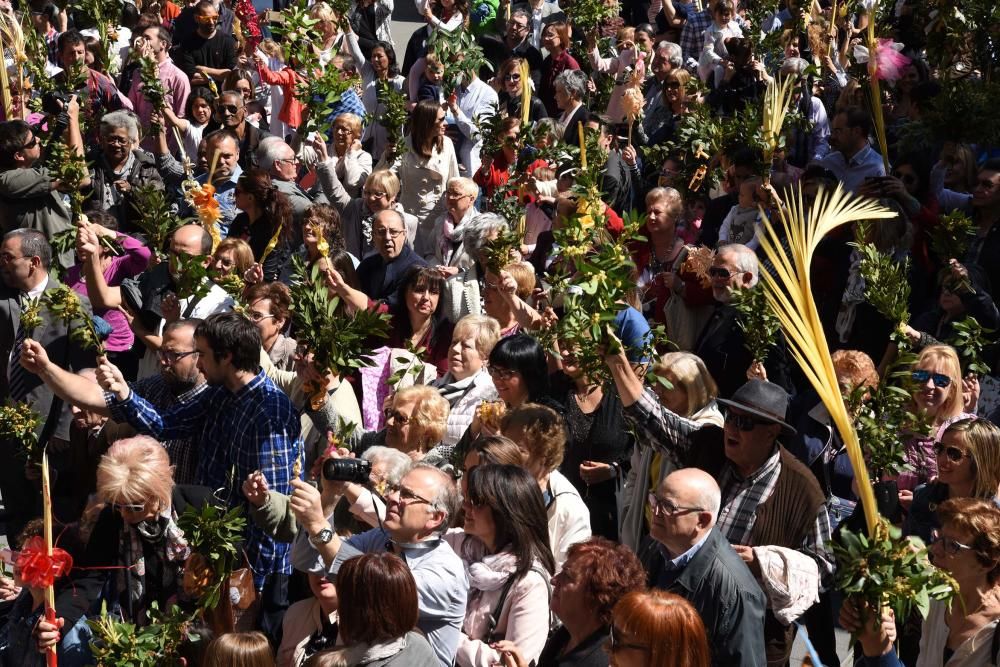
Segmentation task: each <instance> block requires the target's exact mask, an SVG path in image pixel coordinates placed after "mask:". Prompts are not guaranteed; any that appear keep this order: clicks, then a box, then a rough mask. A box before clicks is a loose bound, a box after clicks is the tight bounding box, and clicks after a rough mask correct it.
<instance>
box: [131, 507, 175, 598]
mask: <svg viewBox="0 0 1000 667" xmlns="http://www.w3.org/2000/svg"><path fill="white" fill-rule="evenodd" d="M143 543H149V544H153V545H155V546H156V549H157V552H158V554H159V555H160V556H161V558H162V559H163V563H164V565H165V567H164V568H163V579H164V580H163V587H164V588H169V587H171V586H173V584H174V582H175V580H176V578H177V571H178V570H179V569H180V566H181V565H183V563H184V561H185V560H187V557H188V556H189V555H191V548H190V547H188V544H187V540H185V539H184V532H183V531H182V530H181V529H180V528H178V527H177V524H176V523H174V517H173V514H172V513H171V511H170V510H169V509H168V510H165V511H164V512H163V513H162V514H160V515H159V516H158V517H156V519H155V520H152V521H141V522H140V523H137V524H134V525H133V524H130V523H125V526H124V528H123V530H122V531H121V534H120V545H119V550H118V553H119V554H120V557H121V561H122V562H121V564H122V565H124V566H125V567H126V568H128V569H123V570H119V573H118V585H119V587H120V588H121V589H125V588H126V587H127V588H128V593H129V599H131V600H133V601H136V602H137V601H139V600H141V599H142V596H143V595H144V594H145V592H146V558H145V551H144V550H143ZM169 564H173V567H170V566H168V565H169ZM129 569H130V570H131V576H126V575H127V574H128V572H129Z"/></svg>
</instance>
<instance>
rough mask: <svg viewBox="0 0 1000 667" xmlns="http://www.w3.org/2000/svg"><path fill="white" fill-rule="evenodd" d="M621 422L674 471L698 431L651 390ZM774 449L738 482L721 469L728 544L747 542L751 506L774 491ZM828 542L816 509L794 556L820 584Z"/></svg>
mask: <svg viewBox="0 0 1000 667" xmlns="http://www.w3.org/2000/svg"><path fill="white" fill-rule="evenodd" d="M625 421H626V423H627V424H628V426H629V427H630V428H632V429H633V430H634V431H635V434H636V440H637V442H639V443H642V444H645V445H649V446H652V447H654V448H656V449H657V450H659V451H661V452H662V453H663V454H664V455H665V456H669V457H670V458H671V459H673V461H672V463H673V465H674V466H675V467H677V468H683V467H686V466H687V463H686V461H685V460H686V459H687V454H688V452H689V451H690V449H691V447H692V444H693V442H692V436H693V435H694V433H695V432H696V431H697V430H698V429H699V428H701V427H702V426H703V424H701V423H699V422H695V421H692V420H690V419H685V418H684V417H681V416H679V415H677V414H674V413H673V412H671V411H670V410H668V409H666V408H665V407H663V405H661V404H660V402H659V401H658V400H657V398H656V395H655V394H654V393H653V391H652V390H651V389H646V390H645V391H644V392H643V393H642V396H640V397H639V400H638V401H636V402H635V403H633V404H632V405H630V406H628V407H627V408H625ZM779 456H780V450H779V449H775V452H774V455H773V456H771V458H769V459H768V460H767V462H765V463H764V466H763V467H762V468H761V469H760V470H758V471H757V472H756V473H754V474H753V475H751V476H750V477H748V478H746V479H745V480H744V479H741V478H740V477H739V475H738V474H737V473H736V471H735V470H733V467H732V465H731V464H730V463H728V462H727V463H726V464H725V466H724V467H723V469H722V474H721V479H720V484H719V486H720V487H721V489H722V507H721V509H720V511H719V520H718V526H719V530H720V531H721V532H722V534H723V535H725V536H726V539H727V540H728V541H729V542H730V543H731V544H746V543H747V542H749V539H750V532H751V530H752V529H753V522H754V520H755V519H756V517H757V506H758V505H760V503H762V502H764V501H765V500H767V499H768V498H769V497H770V496H771V493H773V492H774V488H775V485H776V484H777V482H778V476H779V475H780V473H781V465H780V460H779ZM829 540H830V517H829V515H828V514H827V512H826V505H822V506H820V508H819V510H818V511H817V513H816V520H815V521H814V522H813V526H812V529H811V530H810V531H809V533H808V534H807V535H806V536H805V537H804V538H803V540H802V545H801V547H800V548H799V551H801V552H803V553H804V554H806V555H807V556H809V557H811V558H812V559H813V560H815V561H816V564H817V565H818V566H819V574H820V578H821V579H822V580H824V581H825V580H827V579H828V577H830V576H831V575H832V574H833V572H834V562H833V556H832V555H831V554H830V552H829V551H828V550H827V547H826V543H827V542H828V541H829Z"/></svg>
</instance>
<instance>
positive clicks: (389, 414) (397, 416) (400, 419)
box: [382, 408, 410, 426]
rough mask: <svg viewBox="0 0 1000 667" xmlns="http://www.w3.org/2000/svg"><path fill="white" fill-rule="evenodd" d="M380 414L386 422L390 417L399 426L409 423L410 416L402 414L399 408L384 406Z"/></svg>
mask: <svg viewBox="0 0 1000 667" xmlns="http://www.w3.org/2000/svg"><path fill="white" fill-rule="evenodd" d="M382 416H383V417H385V420H386V421H387V422H388V421H389V420H390V419H391V420H393V421H394V422H396V423H397V424H399V425H400V426H406V425H407V424H409V423H410V418H409V417H407V416H406V415H404V414H403V413H402V412H400V411H399V410H393V409H392V408H386V409H385V410H383V411H382Z"/></svg>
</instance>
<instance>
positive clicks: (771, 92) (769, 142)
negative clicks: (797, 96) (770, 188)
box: [762, 76, 795, 172]
mask: <svg viewBox="0 0 1000 667" xmlns="http://www.w3.org/2000/svg"><path fill="white" fill-rule="evenodd" d="M779 78H780V79H781V81H780V82H779V81H778V79H779ZM794 92H795V77H794V76H785V77H781V76H776V77H774V78H772V79H771V80H770V81H768V82H767V88H766V89H765V90H764V113H763V114H762V115H763V118H764V122H763V126H764V145H765V148H764V164H765V165H766V166H767V169H768V171H769V172H770V169H771V159H772V158H773V157H774V153H775V151H777V150H778V144H779V142H780V140H781V128H782V127H783V126H784V124H785V116H787V115H788V107H789V106H790V105H791V102H792V93H794Z"/></svg>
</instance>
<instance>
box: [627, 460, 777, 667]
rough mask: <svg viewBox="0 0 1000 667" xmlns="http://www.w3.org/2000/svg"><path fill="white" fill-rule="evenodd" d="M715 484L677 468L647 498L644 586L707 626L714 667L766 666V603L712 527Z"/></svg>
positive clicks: (694, 471) (715, 511)
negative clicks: (683, 605) (682, 604)
mask: <svg viewBox="0 0 1000 667" xmlns="http://www.w3.org/2000/svg"><path fill="white" fill-rule="evenodd" d="M721 502H722V498H721V491H720V490H719V485H718V484H717V483H716V482H715V480H714V479H713V478H712V476H711V475H709V474H708V473H706V472H705V471H703V470H699V469H697V468H683V469H681V470H676V471H674V472H672V473H670V474H669V475H667V477H666V478H664V480H663V482H662V483H661V484H660V488H659V489H657V491H656V493H650V494H649V506H650V509H651V510H652V517H653V518H652V521H650V526H649V530H650V535H651V536H652V538H653V539H654V540H655V541H656V543H657V544H656V548H655V549H654V550H652V551H651V553H650V556H649V557H648V558H647V562H646V563H644V565H645V567H646V570H647V571H648V572H649V584H650V586H652V587H655V588H662V589H663V590H666V591H669V592H671V593H676V594H677V595H680V596H681V597H683V598H685V599H687V600H688V602H690V603H691V604H692V605H694V608H695V609H697V610H698V614H699V615H700V616H701V618H702V620H703V621H705V629H706V631H707V632H708V637H709V643H710V644H711V646H712V658H713V662H712V664H714V665H720V667H721V666H722V665H744V666H752V665H760V666H761V667H763V665H764V664H765V662H766V661H765V659H764V655H765V650H764V612H765V609H766V607H767V600H766V599H765V597H764V593H763V591H761V589H760V586H759V585H758V584H757V582H756V581H755V580H754V578H753V574H752V573H751V572H750V569H749V568H748V567H747V566H746V564H745V563H744V562H743V561H742V560H741V559H740V557H739V555H738V554H737V553H736V552H735V551H734V550H733V548H732V547H731V546H730V545H729V542H727V541H726V538H725V537H724V536H723V535H722V533H721V532H720V531H719V529H718V528H717V527H716V521H717V520H718V518H719V505H720V504H721Z"/></svg>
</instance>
